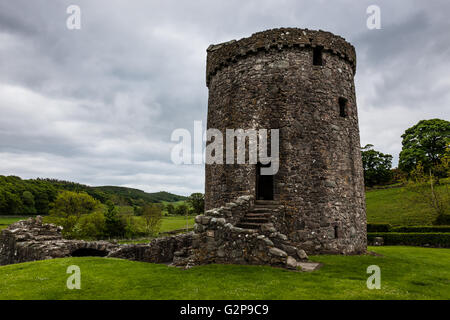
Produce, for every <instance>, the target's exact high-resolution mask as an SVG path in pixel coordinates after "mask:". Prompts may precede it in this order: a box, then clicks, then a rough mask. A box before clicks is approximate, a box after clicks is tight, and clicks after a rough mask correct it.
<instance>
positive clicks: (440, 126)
mask: <svg viewBox="0 0 450 320" xmlns="http://www.w3.org/2000/svg"><path fill="white" fill-rule="evenodd" d="M402 138H403V140H402V146H403V147H402V151H401V152H400V159H399V168H400V169H401V170H403V171H405V172H407V173H411V172H412V170H414V169H415V168H416V166H417V165H418V164H419V162H420V163H421V164H422V166H423V167H424V170H425V172H428V170H430V169H432V170H433V168H434V167H436V166H438V165H439V164H440V162H441V159H442V157H444V156H445V154H446V152H448V151H446V149H447V147H448V145H449V144H450V122H449V121H446V120H441V119H431V120H421V121H419V122H418V123H417V124H416V125H414V126H412V127H411V128H409V129H407V130H406V131H405V133H404V134H403V135H402Z"/></svg>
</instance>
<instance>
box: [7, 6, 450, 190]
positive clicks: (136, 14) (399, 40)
mask: <svg viewBox="0 0 450 320" xmlns="http://www.w3.org/2000/svg"><path fill="white" fill-rule="evenodd" d="M71 4H75V5H78V6H79V7H80V8H81V29H80V30H69V29H67V27H66V19H67V18H68V16H69V15H68V14H67V13H66V9H67V7H68V6H69V5H71ZM371 4H376V5H378V6H379V7H380V9H381V29H380V30H369V29H368V28H367V26H366V20H367V18H368V14H366V9H367V7H368V6H369V5H371ZM449 14H450V2H449V1H448V0H442V1H439V0H430V1H423V0H411V1H347V0H342V1H337V0H329V1H320V0H319V1H299V0H270V1H269V0H254V1H253V0H239V1H236V0H221V1H215V0H190V1H184V0H177V1H170V0H163V1H156V0H145V1H137V0H133V1H112V0H108V1H101V0H95V1H93V0H87V1H78V0H71V1H61V0H58V1H56V0H53V1H50V0H34V1H29V0H0V174H2V175H12V174H13V175H18V176H21V177H23V178H36V177H51V178H58V179H65V180H72V181H77V182H80V183H84V184H89V185H120V186H128V187H135V188H139V189H142V190H145V191H148V192H154V191H160V190H165V191H170V192H174V193H178V194H185V195H186V194H190V193H191V192H198V191H200V192H202V191H203V189H204V170H203V166H202V165H179V166H177V165H175V164H173V163H172V162H171V159H170V152H171V148H172V146H173V142H171V141H170V135H171V133H172V131H173V130H174V129H176V128H186V129H189V130H191V131H192V129H193V121H194V120H203V121H205V120H206V110H207V88H206V86H205V62H206V48H207V47H208V45H209V44H211V43H220V42H224V41H228V40H231V39H240V38H242V37H247V36H250V35H251V34H252V33H254V32H256V31H262V30H266V29H271V28H276V27H300V28H309V29H322V30H327V31H331V32H333V33H335V34H339V35H341V36H343V37H344V38H346V39H347V40H348V41H350V42H351V43H352V44H353V45H354V46H355V47H356V52H357V57H358V69H357V73H356V90H357V91H356V94H357V99H358V108H359V117H360V131H361V145H365V144H367V143H371V144H374V145H375V148H376V149H377V150H380V151H382V152H384V153H390V154H392V155H393V156H394V162H395V165H396V164H397V161H398V153H399V152H400V150H401V138H400V135H401V134H402V133H403V131H404V130H405V129H406V128H408V127H410V126H411V125H413V124H415V123H416V122H417V121H418V120H421V119H431V118H442V119H447V120H448V119H449V118H450V18H449V17H448V15H449Z"/></svg>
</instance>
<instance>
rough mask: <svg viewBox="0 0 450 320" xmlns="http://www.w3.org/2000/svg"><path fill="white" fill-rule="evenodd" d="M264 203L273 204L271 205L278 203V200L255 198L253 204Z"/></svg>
mask: <svg viewBox="0 0 450 320" xmlns="http://www.w3.org/2000/svg"><path fill="white" fill-rule="evenodd" d="M259 204H262V205H266V204H273V205H280V201H276V200H255V205H259Z"/></svg>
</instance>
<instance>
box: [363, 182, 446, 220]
mask: <svg viewBox="0 0 450 320" xmlns="http://www.w3.org/2000/svg"><path fill="white" fill-rule="evenodd" d="M444 187H445V186H438V188H444ZM366 211H367V223H389V224H391V225H393V226H412V225H431V224H432V223H433V221H434V220H435V219H436V217H437V215H436V213H435V212H433V210H432V209H431V208H430V207H429V206H427V205H426V204H419V203H415V202H413V201H412V193H411V192H410V191H406V190H405V188H391V189H381V190H370V191H367V192H366Z"/></svg>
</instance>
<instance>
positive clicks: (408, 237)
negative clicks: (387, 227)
mask: <svg viewBox="0 0 450 320" xmlns="http://www.w3.org/2000/svg"><path fill="white" fill-rule="evenodd" d="M375 237H382V238H383V240H384V245H406V246H425V245H426V246H431V247H441V248H450V233H438V232H435V233H411V232H410V233H400V232H370V233H368V234H367V240H368V241H369V243H372V242H373V239H374V238H375Z"/></svg>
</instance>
